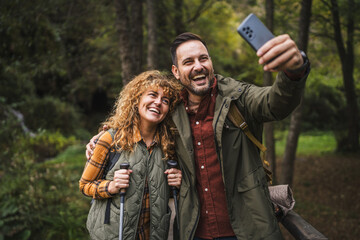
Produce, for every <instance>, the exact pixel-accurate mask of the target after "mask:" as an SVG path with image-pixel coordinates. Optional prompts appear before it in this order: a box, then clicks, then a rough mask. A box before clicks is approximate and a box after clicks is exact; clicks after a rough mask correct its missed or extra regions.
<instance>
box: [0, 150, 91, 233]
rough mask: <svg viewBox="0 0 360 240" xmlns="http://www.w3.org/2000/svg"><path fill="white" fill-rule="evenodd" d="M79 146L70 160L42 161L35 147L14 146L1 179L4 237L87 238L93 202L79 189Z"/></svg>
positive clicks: (0, 219) (81, 161)
mask: <svg viewBox="0 0 360 240" xmlns="http://www.w3.org/2000/svg"><path fill="white" fill-rule="evenodd" d="M76 149H77V150H76V151H77V152H78V154H76V152H74V151H73V150H72V157H71V158H70V159H68V161H67V162H60V163H59V161H46V162H44V163H41V164H39V163H36V160H35V158H34V157H33V156H32V155H31V154H28V153H29V152H31V150H28V149H26V147H24V146H20V144H19V145H15V146H14V149H13V150H14V154H13V156H12V158H11V159H9V161H11V163H12V164H11V165H10V166H9V167H8V168H7V169H6V171H4V172H2V174H1V179H0V180H1V187H0V195H1V196H2V198H1V199H0V238H3V239H85V236H86V229H85V221H86V215H87V211H88V208H89V201H87V200H86V199H85V198H83V197H82V196H81V193H80V192H79V190H78V180H79V178H80V173H81V171H82V168H83V165H84V156H83V148H76ZM80 151H81V154H80ZM80 155H81V157H80ZM68 156H70V155H68ZM74 156H78V157H74Z"/></svg>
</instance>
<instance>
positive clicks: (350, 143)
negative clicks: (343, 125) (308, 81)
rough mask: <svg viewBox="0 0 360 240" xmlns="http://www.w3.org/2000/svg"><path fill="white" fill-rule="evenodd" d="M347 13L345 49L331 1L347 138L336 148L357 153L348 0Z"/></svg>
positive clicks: (351, 9) (352, 12) (351, 12)
mask: <svg viewBox="0 0 360 240" xmlns="http://www.w3.org/2000/svg"><path fill="white" fill-rule="evenodd" d="M347 3H348V12H347V15H346V16H347V17H346V33H347V41H346V47H347V49H346V47H345V45H344V42H343V39H342V34H341V33H342V29H341V24H340V13H339V6H338V3H337V1H336V0H331V13H332V17H333V26H334V38H335V42H336V46H337V49H338V53H339V56H340V60H341V70H342V74H343V81H344V87H345V96H346V105H347V106H346V107H347V116H346V117H344V119H347V124H348V136H347V141H346V143H345V144H343V145H340V146H338V148H339V147H340V149H339V150H347V151H358V148H359V127H358V106H357V101H356V99H357V96H356V92H355V84H354V62H355V60H354V31H355V27H354V18H355V9H356V6H355V3H354V0H348V1H347Z"/></svg>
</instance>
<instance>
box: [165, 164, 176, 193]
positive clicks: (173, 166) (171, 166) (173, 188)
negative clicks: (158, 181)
mask: <svg viewBox="0 0 360 240" xmlns="http://www.w3.org/2000/svg"><path fill="white" fill-rule="evenodd" d="M177 166H178V162H177V161H175V160H172V159H170V160H168V161H167V167H168V169H170V168H177ZM170 188H171V190H173V191H174V190H176V187H174V186H171V187H170ZM174 193H175V194H176V192H175V191H174Z"/></svg>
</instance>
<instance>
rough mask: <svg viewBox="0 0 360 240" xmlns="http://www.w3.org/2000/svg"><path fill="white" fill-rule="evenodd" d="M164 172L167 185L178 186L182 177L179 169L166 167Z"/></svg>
mask: <svg viewBox="0 0 360 240" xmlns="http://www.w3.org/2000/svg"><path fill="white" fill-rule="evenodd" d="M164 173H165V174H167V180H168V184H169V186H173V187H177V188H180V186H181V178H182V174H181V170H179V169H177V168H170V169H167V170H166V171H165V172H164Z"/></svg>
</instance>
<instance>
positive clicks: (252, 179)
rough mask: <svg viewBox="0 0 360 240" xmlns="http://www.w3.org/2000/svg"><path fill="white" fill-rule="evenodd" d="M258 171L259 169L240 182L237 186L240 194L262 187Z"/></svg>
mask: <svg viewBox="0 0 360 240" xmlns="http://www.w3.org/2000/svg"><path fill="white" fill-rule="evenodd" d="M258 171H259V168H257V169H256V170H255V171H254V172H252V173H250V174H248V175H247V176H245V177H244V178H243V179H241V180H240V182H239V183H238V184H237V190H238V192H239V193H244V192H247V191H250V190H252V189H254V188H256V187H259V186H260V185H261V181H260V179H259V177H258V174H257V172H258Z"/></svg>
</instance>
